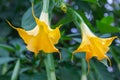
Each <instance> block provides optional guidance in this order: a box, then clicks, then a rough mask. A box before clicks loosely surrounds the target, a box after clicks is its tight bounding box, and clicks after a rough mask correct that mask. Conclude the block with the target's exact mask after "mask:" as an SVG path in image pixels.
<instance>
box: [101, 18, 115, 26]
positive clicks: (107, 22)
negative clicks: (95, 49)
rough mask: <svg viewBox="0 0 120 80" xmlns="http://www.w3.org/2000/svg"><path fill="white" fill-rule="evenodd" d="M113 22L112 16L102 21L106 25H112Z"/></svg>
mask: <svg viewBox="0 0 120 80" xmlns="http://www.w3.org/2000/svg"><path fill="white" fill-rule="evenodd" d="M113 21H114V18H113V17H112V16H107V17H104V18H103V19H102V20H101V22H102V23H106V24H111V23H112V22H113Z"/></svg>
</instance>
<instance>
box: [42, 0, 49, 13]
mask: <svg viewBox="0 0 120 80" xmlns="http://www.w3.org/2000/svg"><path fill="white" fill-rule="evenodd" d="M48 8H49V0H43V12H46V13H47V12H48Z"/></svg>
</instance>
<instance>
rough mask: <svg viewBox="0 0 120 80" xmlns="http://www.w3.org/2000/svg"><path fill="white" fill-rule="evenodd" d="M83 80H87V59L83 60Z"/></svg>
mask: <svg viewBox="0 0 120 80" xmlns="http://www.w3.org/2000/svg"><path fill="white" fill-rule="evenodd" d="M81 80H87V75H86V62H85V59H82V75H81Z"/></svg>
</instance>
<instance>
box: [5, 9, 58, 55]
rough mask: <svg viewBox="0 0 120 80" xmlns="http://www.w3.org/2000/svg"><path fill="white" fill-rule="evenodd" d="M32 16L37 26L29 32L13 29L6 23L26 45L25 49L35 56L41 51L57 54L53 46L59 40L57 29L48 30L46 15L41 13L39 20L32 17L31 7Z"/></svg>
mask: <svg viewBox="0 0 120 80" xmlns="http://www.w3.org/2000/svg"><path fill="white" fill-rule="evenodd" d="M32 14H33V17H34V19H35V21H36V24H37V25H36V27H34V28H33V29H32V30H29V31H26V30H24V29H21V28H15V27H14V26H13V25H12V24H11V23H10V22H9V21H7V22H8V24H9V25H10V26H11V27H12V28H14V29H15V30H17V31H18V33H19V35H20V37H21V38H22V39H23V40H24V42H25V43H26V44H27V49H28V50H30V51H32V52H34V53H35V55H37V54H38V53H39V51H43V52H45V53H51V52H59V50H58V49H57V48H56V47H55V46H54V45H55V44H57V43H58V40H59V39H60V31H59V27H57V28H56V29H51V28H50V26H49V22H48V13H45V12H41V16H40V20H39V19H38V18H37V17H36V16H35V15H34V11H33V7H32Z"/></svg>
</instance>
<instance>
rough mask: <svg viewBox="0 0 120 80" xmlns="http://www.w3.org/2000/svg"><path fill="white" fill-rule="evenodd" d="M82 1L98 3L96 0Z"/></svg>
mask: <svg viewBox="0 0 120 80" xmlns="http://www.w3.org/2000/svg"><path fill="white" fill-rule="evenodd" d="M83 1H87V2H90V3H95V4H99V3H98V0H83Z"/></svg>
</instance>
